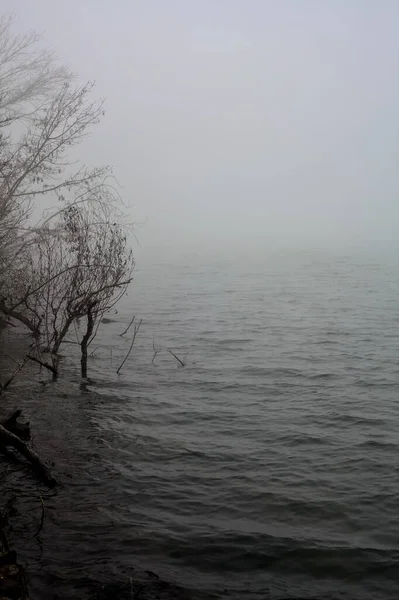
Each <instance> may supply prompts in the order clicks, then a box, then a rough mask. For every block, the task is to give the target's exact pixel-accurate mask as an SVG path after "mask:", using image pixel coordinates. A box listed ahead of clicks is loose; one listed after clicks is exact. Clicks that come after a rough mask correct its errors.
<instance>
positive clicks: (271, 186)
mask: <svg viewBox="0 0 399 600" xmlns="http://www.w3.org/2000/svg"><path fill="white" fill-rule="evenodd" d="M1 6H2V9H3V12H7V11H9V12H14V13H15V14H16V15H17V18H18V22H17V24H16V27H17V29H20V30H21V31H25V30H26V29H30V28H33V29H35V30H37V31H39V32H43V44H44V45H46V46H51V47H52V48H53V49H54V51H55V53H56V54H57V55H58V56H59V57H60V59H61V60H62V61H63V62H66V63H67V64H68V65H69V66H70V67H71V69H72V70H73V71H75V72H77V73H78V74H79V77H80V78H81V79H82V80H86V79H94V80H96V82H97V88H96V93H97V94H98V96H99V97H105V98H106V116H105V118H104V120H103V121H102V123H101V125H99V126H98V127H97V129H96V131H95V132H94V133H93V135H92V137H91V138H90V139H89V140H87V142H86V143H85V144H84V145H83V146H82V147H79V150H78V158H80V159H83V160H84V161H86V162H88V163H89V164H97V163H107V164H112V165H114V167H115V174H116V176H117V178H118V180H119V181H120V183H121V185H122V189H121V193H122V196H123V197H124V199H125V201H126V202H127V203H128V204H129V213H130V215H131V219H132V220H134V221H135V222H137V223H141V224H142V226H141V227H139V228H138V236H139V241H140V244H141V247H142V249H143V251H147V252H148V253H149V252H150V250H154V251H155V254H156V255H157V256H163V255H164V253H165V249H166V248H167V247H169V248H170V249H172V248H173V249H174V250H175V251H177V252H181V251H184V250H187V249H190V250H195V251H198V252H209V251H211V252H212V253H214V254H217V253H218V252H219V251H220V252H223V253H226V252H227V253H234V252H235V251H238V252H247V253H248V254H249V255H251V253H255V252H259V251H262V250H263V249H265V250H266V251H270V249H273V248H275V247H277V248H281V247H283V248H285V247H291V248H292V247H294V248H296V247H298V246H300V247H305V248H309V247H310V248H314V247H320V246H322V247H329V248H332V247H339V248H340V247H342V246H343V247H345V248H353V247H372V248H375V249H376V250H377V248H380V247H388V248H389V247H394V248H397V247H398V243H397V235H396V233H397V223H398V218H399V203H398V200H397V198H398V189H399V185H398V169H397V162H398V111H397V106H398V100H399V97H398V90H399V78H398V75H397V74H398V67H399V38H398V36H397V30H398V26H399V8H398V3H397V2H396V1H393V0H384V2H374V1H372V0H350V1H344V0H325V1H323V2H319V1H310V0H303V1H301V2H296V1H294V0H292V1H290V0H283V1H281V2H272V1H268V0H251V1H249V2H243V1H242V0H241V1H238V0H218V1H215V0H201V1H195V0H193V1H188V2H187V1H186V0H184V1H183V0H180V1H179V0H169V1H168V2H163V1H162V0H139V1H134V2H127V1H123V0H117V1H116V2H107V1H97V0H91V1H89V0H85V1H77V0H72V1H71V2H68V3H61V2H53V1H52V0H37V1H35V2H34V3H32V2H30V1H29V0H17V1H16V2H14V1H13V2H11V1H10V0H3V1H2V3H1ZM226 249H227V250H226ZM137 254H138V256H140V255H141V250H140V249H139V248H137Z"/></svg>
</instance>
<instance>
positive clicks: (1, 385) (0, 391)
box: [0, 357, 28, 395]
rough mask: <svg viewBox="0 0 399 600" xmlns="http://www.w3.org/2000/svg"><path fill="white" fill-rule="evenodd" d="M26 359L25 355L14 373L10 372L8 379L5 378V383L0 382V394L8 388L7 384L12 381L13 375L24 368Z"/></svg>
mask: <svg viewBox="0 0 399 600" xmlns="http://www.w3.org/2000/svg"><path fill="white" fill-rule="evenodd" d="M27 360H28V359H27V357H25V358H24V360H23V361H22V362H21V363H20V364H19V365H18V367H17V368H16V369H15V371H14V373H12V375H11V377H9V379H7V381H6V382H5V383H3V384H1V383H0V395H1V394H2V393H3V392H5V390H6V389H7V388H8V386H9V385H10V383H11V382H12V380H13V379H14V377H16V375H18V373H19V372H20V371H21V370H22V369H23V368H24V366H25V365H26V361H27Z"/></svg>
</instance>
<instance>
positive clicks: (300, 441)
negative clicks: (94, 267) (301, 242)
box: [2, 254, 399, 600]
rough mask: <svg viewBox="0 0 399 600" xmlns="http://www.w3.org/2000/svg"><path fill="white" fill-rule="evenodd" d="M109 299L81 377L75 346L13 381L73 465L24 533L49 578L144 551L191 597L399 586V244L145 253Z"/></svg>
mask: <svg viewBox="0 0 399 600" xmlns="http://www.w3.org/2000/svg"><path fill="white" fill-rule="evenodd" d="M139 267H140V265H139ZM133 314H136V319H137V320H138V319H140V318H142V319H143V323H142V326H141V329H140V331H139V333H138V336H137V339H136V343H135V345H134V348H133V351H132V353H131V355H130V357H129V359H128V360H127V362H126V363H125V365H124V367H123V369H122V371H121V374H120V375H119V376H118V375H116V369H117V368H118V366H119V364H120V363H121V360H122V359H123V357H124V355H125V354H126V352H127V350H128V349H129V345H130V341H131V330H130V331H129V332H128V334H127V335H126V336H125V337H121V336H120V333H122V332H123V330H124V329H125V328H126V326H127V324H128V323H129V321H130V319H131V317H132V315H133ZM109 318H110V319H112V322H110V323H107V324H104V325H103V326H102V327H101V329H100V332H99V337H98V340H97V342H96V343H95V344H94V345H93V348H92V349H93V351H94V355H93V356H92V358H91V359H90V377H91V380H90V382H89V383H88V385H85V386H80V385H79V377H78V371H77V366H76V364H75V362H74V360H73V359H72V357H68V356H66V357H65V358H64V361H63V376H62V377H61V379H60V380H59V381H58V382H57V383H55V384H54V383H51V382H48V381H47V375H45V374H42V375H41V376H37V371H36V369H35V367H34V366H31V367H30V368H31V369H32V370H31V374H32V376H29V378H27V376H25V379H24V380H20V382H19V383H18V384H16V385H15V386H14V388H13V389H12V390H11V391H10V393H9V397H8V400H7V402H9V403H10V405H12V406H14V405H18V406H20V405H21V406H22V407H23V408H24V411H25V413H26V414H27V415H29V417H30V419H31V421H32V427H33V428H34V432H35V444H36V447H37V448H38V449H40V450H41V452H42V454H43V456H45V457H46V458H48V459H51V460H53V461H54V462H55V465H56V466H55V470H56V472H57V473H58V474H59V478H60V479H61V480H62V484H63V485H62V487H61V489H60V490H59V491H58V492H57V495H56V496H54V497H52V498H48V499H46V521H45V527H44V529H43V532H42V533H41V540H42V542H43V543H42V547H41V546H40V544H36V542H32V541H29V540H30V539H31V538H29V536H28V534H26V536H25V538H26V539H25V541H24V546H23V552H24V557H25V560H26V561H27V562H28V565H29V568H30V569H31V571H32V570H33V571H34V576H33V577H32V586H33V588H34V590H36V591H38V593H40V594H41V596H40V597H42V598H53V597H55V595H54V592H53V591H52V590H54V589H58V590H61V591H59V592H58V593H59V598H66V597H75V596H73V595H72V592H71V587H70V586H71V585H75V586H76V585H78V584H79V581H80V580H81V579H83V578H84V577H86V576H90V577H93V578H94V579H95V578H101V577H109V578H112V577H115V578H119V579H123V578H128V577H130V574H131V569H132V568H133V567H134V568H135V569H143V570H151V571H154V572H156V573H157V574H158V575H159V576H160V578H161V580H162V581H169V582H171V583H173V584H176V585H177V586H180V587H181V588H184V589H186V590H187V591H188V592H190V594H192V595H193V596H194V597H195V596H198V597H213V598H231V599H238V598H253V599H254V600H255V599H264V598H275V599H276V600H278V599H281V598H323V599H338V598H339V599H353V600H355V599H356V600H357V599H359V600H360V599H362V600H363V599H364V600H367V599H381V600H382V599H388V598H390V599H391V598H392V599H393V598H397V597H399V510H398V506H399V466H398V464H399V463H398V457H399V394H398V392H399V268H398V265H397V263H395V261H390V260H388V259H386V260H377V259H375V258H374V259H368V260H365V259H364V258H359V257H357V258H354V257H340V258H336V257H332V256H328V255H326V254H298V255H293V254H287V255H272V256H267V257H265V258H264V259H261V258H259V257H258V258H257V260H256V261H255V262H251V263H248V262H245V261H242V262H233V261H227V260H226V261H201V259H200V258H198V257H187V258H185V259H179V260H177V261H173V262H169V261H164V262H162V263H157V264H154V263H153V264H151V265H148V266H147V267H144V266H143V267H142V268H138V269H137V271H136V275H135V281H134V285H133V287H132V291H131V293H130V295H129V297H127V298H126V299H125V300H124V301H123V305H122V307H121V308H120V310H119V312H118V313H117V314H110V315H109ZM11 333H12V332H11ZM11 333H7V334H6V336H5V339H4V340H3V342H2V343H3V350H4V351H6V347H7V344H8V343H10V341H9V337H10V336H11ZM7 336H8V337H7ZM7 340H8V341H7ZM153 346H154V348H155V349H157V350H160V352H159V353H158V354H157V355H156V357H155V359H154V362H152V359H153V354H154V352H153ZM168 348H171V349H172V350H173V352H175V354H176V355H177V356H179V357H180V358H181V359H182V360H184V361H185V362H186V366H185V367H184V368H183V367H181V366H180V365H179V364H178V362H177V361H176V360H175V358H174V357H173V356H172V355H171V354H170V353H168V351H167V349H168ZM65 354H67V352H66V353H65ZM32 377H34V378H35V382H36V383H35V384H34V385H33V386H32V385H31V378H32ZM38 380H41V381H42V383H38ZM28 384H29V385H28ZM14 479H15V475H14ZM23 481H24V482H25V483H26V479H24V480H23ZM32 494H33V492H32ZM32 494H31V495H30V496H29V498H28V497H27V498H26V504H27V505H28V506H29V510H30V513H29V514H30V515H31V516H30V517H29V519H31V520H33V518H34V517H33V516H32V515H33V514H38V515H39V517H40V502H37V501H36V504H35V499H34V494H33V496H32ZM32 498H33V499H32ZM36 500H37V498H36ZM23 501H24V500H23V499H22V500H21V501H20V503H22V504H23ZM35 511H36V513H35ZM39 517H38V518H39ZM25 519H26V520H27V521H29V519H28V517H25ZM28 525H29V523H27V528H26V529H25V531H31V530H32V528H33V530H34V529H35V527H34V525H33V524H32V523H31V524H30V525H31V528H30V529H29V527H28ZM21 527H22V526H21ZM21 538H22V539H24V533H23V532H22V531H20V539H21ZM68 594H71V595H70V596H68ZM176 594H177V592H176ZM154 597H155V596H154Z"/></svg>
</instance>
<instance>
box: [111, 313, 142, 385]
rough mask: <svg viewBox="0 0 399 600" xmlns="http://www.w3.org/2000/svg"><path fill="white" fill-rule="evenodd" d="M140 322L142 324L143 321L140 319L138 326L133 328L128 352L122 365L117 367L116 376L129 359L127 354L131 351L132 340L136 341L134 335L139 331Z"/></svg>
mask: <svg viewBox="0 0 399 600" xmlns="http://www.w3.org/2000/svg"><path fill="white" fill-rule="evenodd" d="M142 322H143V319H140V322H139V324H138V325H135V326H134V333H133V339H132V343H131V344H130V348H129V351H128V353H127V354H126V356H125V358H124V359H123V361H122V364H121V365H120V366H119V368H118V370H117V372H116V374H117V375H119V372H120V370H121V368H122V367H123V365H124V364H125V362H126V361H127V359H128V358H129V354H130V353H131V351H132V349H133V344H134V340H135V339H136V335H137V334H138V331H139V329H140V325H141V323H142Z"/></svg>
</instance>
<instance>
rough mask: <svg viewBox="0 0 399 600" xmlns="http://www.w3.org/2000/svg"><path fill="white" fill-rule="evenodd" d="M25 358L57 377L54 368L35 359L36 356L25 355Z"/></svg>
mask: <svg viewBox="0 0 399 600" xmlns="http://www.w3.org/2000/svg"><path fill="white" fill-rule="evenodd" d="M26 358H29V360H33V362H36V363H38V364H39V365H41V366H42V367H45V368H46V369H48V370H49V371H51V372H52V374H53V375H58V371H57V369H56V368H55V367H53V365H50V364H49V363H47V362H44V361H42V360H40V359H39V358H36V356H32V355H31V354H27V355H26Z"/></svg>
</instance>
